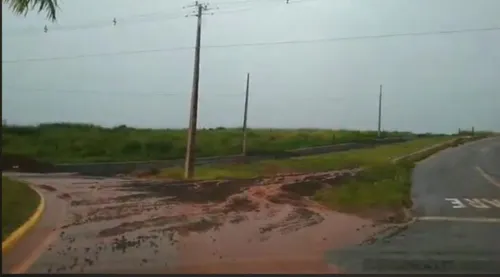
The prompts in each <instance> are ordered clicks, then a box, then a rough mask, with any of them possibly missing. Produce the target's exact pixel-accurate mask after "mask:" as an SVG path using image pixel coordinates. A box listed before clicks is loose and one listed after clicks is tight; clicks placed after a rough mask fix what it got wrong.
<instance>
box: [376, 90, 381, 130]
mask: <svg viewBox="0 0 500 277" xmlns="http://www.w3.org/2000/svg"><path fill="white" fill-rule="evenodd" d="M381 126H382V85H380V92H379V95H378V132H377V136H378V137H379V138H380V136H381V129H380V128H381Z"/></svg>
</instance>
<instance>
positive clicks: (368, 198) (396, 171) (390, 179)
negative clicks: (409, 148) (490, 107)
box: [314, 137, 481, 212]
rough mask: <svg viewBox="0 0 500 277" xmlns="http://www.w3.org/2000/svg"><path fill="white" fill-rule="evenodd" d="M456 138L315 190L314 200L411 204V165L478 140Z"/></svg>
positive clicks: (351, 207)
mask: <svg viewBox="0 0 500 277" xmlns="http://www.w3.org/2000/svg"><path fill="white" fill-rule="evenodd" d="M479 138H481V137H473V138H458V139H456V140H454V141H453V142H451V143H447V144H445V145H441V146H439V147H434V148H430V149H427V150H425V151H422V152H420V153H418V154H417V155H413V156H411V157H407V158H405V159H402V160H400V161H398V162H396V163H391V162H385V163H381V164H377V165H375V166H372V167H370V168H367V169H366V170H364V171H362V172H361V173H359V174H358V175H356V176H354V177H352V178H351V179H349V180H348V181H347V182H345V183H343V184H342V185H341V186H338V187H331V188H328V189H324V190H320V191H318V192H316V194H315V196H314V199H315V200H316V201H318V202H320V203H322V204H324V205H326V206H328V207H330V208H332V209H336V210H340V211H349V212H356V211H366V210H369V209H379V210H390V211H394V210H396V211H397V210H400V209H401V208H409V207H411V204H412V202H411V184H412V182H411V177H412V171H413V168H414V167H415V164H416V163H417V162H418V161H420V160H423V159H425V158H427V157H429V156H431V155H433V154H434V153H436V152H439V151H441V150H443V149H446V148H448V147H455V146H458V145H461V144H463V143H465V142H468V141H472V140H476V139H479Z"/></svg>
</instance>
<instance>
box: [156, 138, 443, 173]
mask: <svg viewBox="0 0 500 277" xmlns="http://www.w3.org/2000/svg"><path fill="white" fill-rule="evenodd" d="M451 138H452V137H450V136H444V137H433V138H423V139H416V140H414V141H410V142H404V143H397V144H391V145H384V146H379V147H375V148H369V149H359V150H351V151H346V152H339V153H331V154H323V155H315V156H306V157H298V158H292V159H288V160H266V161H261V162H255V163H249V164H232V165H216V164H215V165H203V166H199V167H196V170H195V178H196V179H222V178H237V179H246V178H254V177H258V176H267V175H275V174H278V173H292V172H293V173H308V172H319V171H329V170H338V169H348V168H357V167H372V166H377V165H380V164H386V163H388V162H390V161H391V160H392V159H394V158H396V157H400V156H403V155H407V154H409V153H412V152H415V151H418V150H420V149H423V148H426V147H429V146H431V145H434V144H438V143H442V142H445V141H447V140H450V139H451ZM182 176H183V168H182V167H173V168H167V169H164V170H162V171H161V172H160V173H159V177H165V178H172V179H181V178H182Z"/></svg>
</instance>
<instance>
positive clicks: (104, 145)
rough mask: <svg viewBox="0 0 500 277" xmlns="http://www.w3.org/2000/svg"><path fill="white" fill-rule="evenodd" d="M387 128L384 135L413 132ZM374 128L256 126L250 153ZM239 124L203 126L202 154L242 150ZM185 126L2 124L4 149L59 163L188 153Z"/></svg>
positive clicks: (344, 138) (352, 137) (359, 135)
mask: <svg viewBox="0 0 500 277" xmlns="http://www.w3.org/2000/svg"><path fill="white" fill-rule="evenodd" d="M408 134H409V133H403V132H384V133H383V135H384V136H385V137H391V136H402V135H408ZM376 135H377V134H376V132H375V131H350V130H317V129H316V130H315V129H297V130H286V129H282V130H280V129H252V130H250V131H249V132H248V153H249V154H272V153H282V152H283V151H285V150H289V149H295V148H301V147H310V146H320V145H329V144H335V143H345V142H363V141H369V140H372V139H374V138H376ZM241 140H242V132H241V130H240V129H225V128H216V129H203V130H199V131H198V135H197V148H196V154H197V156H199V157H207V156H220V155H233V154H240V153H241ZM185 145H186V130H180V129H178V130H174V129H162V130H154V129H134V128H128V127H126V126H119V127H115V128H104V127H100V126H95V125H88V124H66V123H56V124H42V125H39V126H8V125H7V126H5V125H4V126H2V148H3V149H2V150H3V152H4V153H8V154H21V155H26V156H29V157H32V158H36V159H39V160H42V161H47V162H54V163H65V162H68V163H72V162H107V161H139V160H162V159H178V158H183V157H184V154H185Z"/></svg>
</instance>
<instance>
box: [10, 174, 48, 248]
mask: <svg viewBox="0 0 500 277" xmlns="http://www.w3.org/2000/svg"><path fill="white" fill-rule="evenodd" d="M39 203H40V196H39V195H38V194H37V193H36V192H35V191H34V190H32V189H31V188H30V187H29V186H28V185H27V184H25V183H22V182H18V181H14V180H11V179H9V178H6V177H3V176H2V241H3V240H5V239H6V238H7V237H8V236H9V235H10V234H11V233H12V232H13V231H15V230H16V229H17V228H18V227H19V226H21V225H22V224H23V223H24V222H26V220H28V218H29V217H30V216H31V215H32V214H33V213H34V212H35V210H36V208H37V207H38V204H39Z"/></svg>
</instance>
